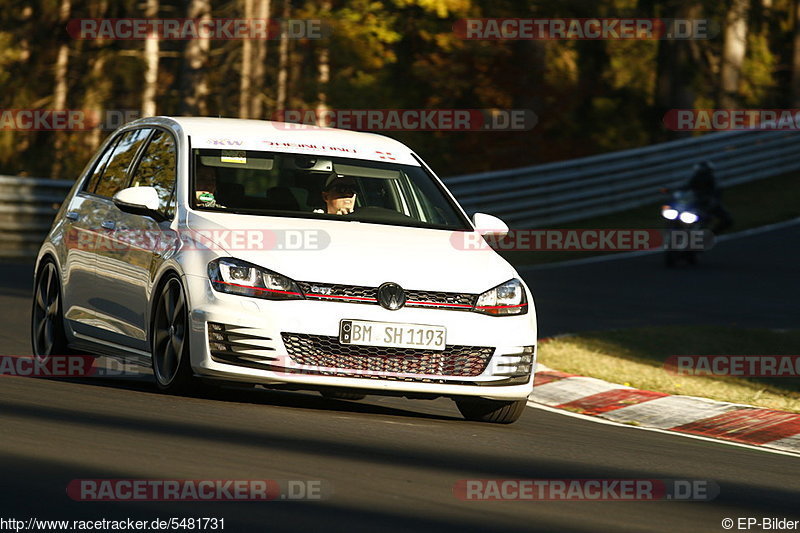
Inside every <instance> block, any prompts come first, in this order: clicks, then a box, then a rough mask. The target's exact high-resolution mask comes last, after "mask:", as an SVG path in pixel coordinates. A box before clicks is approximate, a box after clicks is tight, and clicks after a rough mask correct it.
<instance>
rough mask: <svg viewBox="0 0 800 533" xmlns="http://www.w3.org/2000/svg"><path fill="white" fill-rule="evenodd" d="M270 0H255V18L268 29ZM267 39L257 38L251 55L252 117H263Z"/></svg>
mask: <svg viewBox="0 0 800 533" xmlns="http://www.w3.org/2000/svg"><path fill="white" fill-rule="evenodd" d="M269 12H270V0H256V8H255V14H256V18H258V19H259V20H263V21H265V24H266V26H265V27H266V28H267V29H269ZM267 42H268V41H267V40H266V39H257V40H256V42H255V54H254V57H253V76H252V80H251V82H250V91H251V95H250V116H251V117H252V118H264V107H265V105H264V104H265V94H264V84H265V81H266V80H265V74H266V66H267V65H266V62H267Z"/></svg>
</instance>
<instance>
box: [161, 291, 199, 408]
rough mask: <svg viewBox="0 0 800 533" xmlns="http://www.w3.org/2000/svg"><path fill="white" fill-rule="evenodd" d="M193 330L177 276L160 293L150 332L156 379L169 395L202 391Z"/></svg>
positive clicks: (184, 296)
mask: <svg viewBox="0 0 800 533" xmlns="http://www.w3.org/2000/svg"><path fill="white" fill-rule="evenodd" d="M189 330H190V327H189V313H188V309H187V305H186V295H185V293H184V290H183V285H182V284H181V282H180V280H179V279H178V277H177V276H170V277H169V278H167V280H166V281H165V282H164V284H163V285H162V286H161V289H160V290H159V291H158V296H157V299H156V303H155V307H154V312H153V327H152V328H151V332H150V347H151V354H152V362H153V375H154V376H155V378H156V384H157V385H158V388H159V389H160V390H162V391H164V392H166V393H169V394H176V395H189V394H194V393H197V392H199V390H200V386H199V381H198V380H197V379H195V378H194V372H193V371H192V365H191V360H190V356H189V354H190V351H189Z"/></svg>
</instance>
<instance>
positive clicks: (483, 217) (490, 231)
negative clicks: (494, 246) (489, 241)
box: [472, 213, 508, 237]
mask: <svg viewBox="0 0 800 533" xmlns="http://www.w3.org/2000/svg"><path fill="white" fill-rule="evenodd" d="M472 225H473V226H475V231H477V232H478V233H480V234H481V235H490V236H495V237H505V236H506V235H508V226H507V225H506V223H505V222H503V221H502V220H500V219H499V218H497V217H495V216H492V215H487V214H486V213H475V214H474V215H472Z"/></svg>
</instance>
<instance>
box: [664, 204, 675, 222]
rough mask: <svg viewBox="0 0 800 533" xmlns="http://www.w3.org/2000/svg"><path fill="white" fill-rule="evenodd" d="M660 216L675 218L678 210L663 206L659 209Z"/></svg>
mask: <svg viewBox="0 0 800 533" xmlns="http://www.w3.org/2000/svg"><path fill="white" fill-rule="evenodd" d="M661 216H662V217H664V218H666V219H667V220H675V219H676V218H678V210H677V209H672V208H671V207H669V206H664V207H663V208H662V209H661Z"/></svg>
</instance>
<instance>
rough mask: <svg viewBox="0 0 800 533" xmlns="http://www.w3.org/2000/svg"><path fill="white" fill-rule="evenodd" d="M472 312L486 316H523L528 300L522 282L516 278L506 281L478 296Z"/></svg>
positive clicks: (526, 310) (526, 309)
mask: <svg viewBox="0 0 800 533" xmlns="http://www.w3.org/2000/svg"><path fill="white" fill-rule="evenodd" d="M474 311H476V312H478V313H484V314H487V315H495V316H507V315H524V314H525V313H527V312H528V298H527V297H526V296H525V289H524V288H523V286H522V282H521V281H520V280H518V279H516V278H514V279H511V280H508V281H506V282H505V283H503V284H501V285H498V286H497V287H495V288H493V289H489V290H488V291H486V292H484V293H483V294H481V295H480V296H478V301H477V302H476V303H475V309H474Z"/></svg>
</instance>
